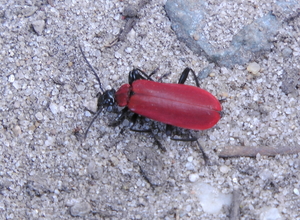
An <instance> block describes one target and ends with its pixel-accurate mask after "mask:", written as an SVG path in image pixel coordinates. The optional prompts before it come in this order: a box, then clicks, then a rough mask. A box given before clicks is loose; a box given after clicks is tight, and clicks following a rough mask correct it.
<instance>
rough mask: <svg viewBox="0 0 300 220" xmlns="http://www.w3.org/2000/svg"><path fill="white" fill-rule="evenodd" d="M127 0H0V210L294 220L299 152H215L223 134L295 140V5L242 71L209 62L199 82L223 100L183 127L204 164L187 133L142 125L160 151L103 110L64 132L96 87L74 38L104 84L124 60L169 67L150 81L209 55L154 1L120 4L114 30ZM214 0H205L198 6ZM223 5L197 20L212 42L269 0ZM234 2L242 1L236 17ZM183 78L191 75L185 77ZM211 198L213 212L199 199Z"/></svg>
mask: <svg viewBox="0 0 300 220" xmlns="http://www.w3.org/2000/svg"><path fill="white" fill-rule="evenodd" d="M241 2H243V1H241ZM130 3H131V4H132V5H134V3H135V2H134V1H119V0H109V1H105V0H99V1H73V0H65V1H58V0H57V1H53V0H51V1H50V0H48V1H45V0H44V1H11V0H8V1H5V2H4V1H2V3H1V4H0V10H1V12H0V21H1V25H0V28H1V32H0V36H1V38H0V47H1V51H0V60H1V66H0V69H1V77H0V83H1V87H0V88H1V94H2V98H1V105H0V115H1V125H0V130H1V133H0V143H1V146H0V147H1V148H0V150H1V152H0V153H1V154H0V161H1V163H0V218H1V219H72V218H76V219H229V218H230V217H231V219H236V218H238V217H237V216H239V215H240V216H241V217H242V218H241V219H267V217H270V218H269V219H297V218H300V215H299V210H300V194H299V190H300V182H299V178H300V174H299V173H300V172H299V167H300V159H299V153H298V154H290V155H282V154H278V155H276V156H275V157H267V156H263V155H261V154H260V153H259V152H258V153H257V151H255V152H256V153H255V156H254V157H235V158H231V159H230V158H229V159H224V158H219V157H218V154H219V152H221V151H222V150H223V149H226V148H227V147H234V146H238V147H245V148H255V150H257V149H259V147H265V148H274V149H282V148H288V149H289V148H293V149H295V148H297V147H298V149H299V144H300V128H299V127H300V119H299V116H300V114H299V112H300V105H299V77H300V62H299V61H300V59H299V56H300V47H299V41H300V38H299V33H300V31H299V23H300V20H299V16H298V14H294V15H295V16H294V17H291V18H290V19H289V20H286V21H284V22H283V24H282V28H281V30H280V31H279V33H278V35H276V36H275V38H274V39H273V47H272V50H271V51H269V52H268V53H265V54H262V55H261V56H258V57H257V58H256V60H253V61H252V62H254V61H255V62H256V63H258V64H259V65H260V70H259V72H258V73H257V74H256V75H253V74H252V73H250V72H249V71H247V65H245V66H239V65H235V67H234V68H232V69H228V68H225V67H221V66H216V65H215V66H213V68H212V71H211V73H209V76H208V77H206V78H205V79H202V80H201V82H200V84H201V87H202V88H203V89H206V90H207V91H209V92H211V93H212V94H213V95H215V96H216V97H218V99H225V101H224V102H223V103H222V107H223V117H222V119H221V120H220V121H219V123H218V124H217V125H216V126H215V127H214V128H212V129H209V130H205V131H199V132H192V133H193V135H195V136H197V137H198V138H199V139H198V140H199V143H200V144H201V145H202V146H203V148H204V150H205V152H206V153H207V155H208V157H209V165H207V166H205V165H204V161H203V157H202V155H201V154H200V153H199V151H198V148H197V145H196V144H195V143H189V142H177V141H172V140H171V139H170V137H167V136H166V134H165V133H164V128H165V127H164V125H162V124H160V123H155V127H156V129H155V133H156V136H157V138H158V140H159V141H160V142H161V144H162V145H163V146H164V147H165V148H166V152H163V151H162V150H161V149H159V147H158V146H157V145H156V144H155V143H154V139H153V137H151V136H150V135H149V134H147V133H137V132H132V131H130V130H129V129H128V124H129V122H128V121H125V122H124V123H122V124H121V125H120V126H117V127H110V126H108V125H109V123H110V121H111V120H112V119H114V117H115V116H116V114H114V113H110V112H106V111H104V112H103V113H101V114H100V116H99V117H98V119H97V120H96V121H95V122H94V124H93V125H92V127H91V129H90V131H89V133H88V137H87V139H86V140H85V141H81V140H78V138H77V137H76V135H75V134H83V132H84V131H85V129H86V127H87V126H88V124H89V122H90V120H91V119H92V114H91V113H90V112H89V111H87V110H86V109H89V110H92V111H96V108H97V106H96V104H97V103H96V101H97V100H96V95H97V93H98V92H99V91H100V90H99V85H98V83H97V80H96V78H95V77H94V75H93V74H92V73H91V71H90V69H89V67H88V65H87V64H86V62H85V61H84V59H83V57H82V55H81V53H80V50H79V45H81V46H82V48H83V50H84V53H85V55H86V57H87V59H88V60H89V62H90V63H91V65H92V66H93V67H94V68H95V69H96V71H97V73H98V75H99V77H100V80H101V83H102V85H103V87H104V89H110V88H115V89H117V88H119V87H120V86H121V85H122V84H124V83H126V82H127V80H128V73H129V71H130V70H132V69H133V68H134V67H137V68H140V69H142V70H144V71H145V72H147V73H151V72H152V71H153V70H155V69H157V68H158V72H157V74H156V75H155V76H156V77H157V79H158V78H159V77H161V76H162V75H164V74H168V73H171V74H170V75H168V76H167V77H164V78H163V81H164V82H169V83H171V82H173V83H175V82H177V80H178V77H179V76H180V73H181V72H182V71H183V70H184V68H185V67H187V66H188V67H191V68H193V69H194V70H195V72H196V73H199V72H200V71H201V70H203V69H204V68H206V67H207V66H208V65H209V64H210V63H209V61H208V60H207V59H206V58H205V57H201V56H197V55H196V54H194V53H193V52H191V51H190V50H189V49H188V48H187V47H186V46H185V45H184V44H183V43H182V42H180V41H178V40H177V38H176V35H175V34H174V32H173V31H172V29H171V24H170V21H169V19H168V17H167V16H166V13H165V11H164V7H163V6H164V4H165V1H158V0H153V1H151V2H149V3H148V4H146V5H142V7H141V8H139V7H137V8H138V10H137V15H136V16H135V13H136V11H134V10H135V9H133V10H132V11H130V10H127V13H128V14H130V15H133V16H131V17H127V18H126V19H134V22H133V23H130V24H127V25H128V26H129V29H130V30H129V31H128V33H126V36H125V37H124V36H123V35H124V34H123V35H122V39H121V40H120V39H119V40H117V41H115V40H116V39H118V37H119V36H120V33H122V32H121V30H122V28H124V27H125V25H126V22H127V21H128V20H126V19H125V20H124V19H123V16H122V12H123V11H124V9H125V8H126V7H128V5H129V4H130ZM217 4H219V3H217V1H210V5H211V6H215V5H217ZM230 4H236V6H233V7H228V9H226V10H225V11H229V10H231V9H232V10H233V12H232V13H229V14H228V15H227V16H225V15H222V16H221V17H218V16H217V15H218V13H215V12H214V11H209V13H211V15H212V16H211V19H210V20H209V21H208V26H207V27H209V28H207V29H205V31H206V33H207V36H208V38H209V30H211V33H217V34H215V35H211V36H215V37H216V39H214V37H212V38H209V41H210V42H211V43H212V44H214V42H215V44H217V45H218V47H222V42H224V44H223V45H224V46H223V47H226V45H227V44H228V42H230V39H232V37H233V35H234V34H235V33H237V32H238V31H239V30H240V29H241V28H242V27H243V25H246V24H248V23H249V22H251V21H253V20H254V19H256V18H258V17H261V16H263V15H264V14H265V13H267V12H268V10H269V8H270V7H271V6H272V4H271V3H270V1H268V0H265V1H260V2H258V3H253V4H252V6H251V10H250V9H249V7H250V6H249V4H248V5H245V6H243V4H242V3H240V4H239V1H237V2H234V3H232V1H230V2H228V3H226V2H225V5H224V7H225V6H226V5H227V6H230ZM236 7H239V8H240V11H243V12H248V13H243V14H242V15H241V14H240V13H238V12H236V11H235V10H236ZM238 11H239V10H238ZM213 16H216V19H213ZM239 16H241V21H242V25H232V26H230V25H222V24H227V23H228V22H229V23H230V22H231V20H232V18H234V21H235V23H237V19H236V18H237V17H239ZM245 21H246V22H245ZM218 22H219V23H218ZM222 26H226V28H227V31H226V32H222V30H223V29H222ZM126 31H127V30H126ZM223 35H224V38H223V37H221V36H223ZM222 39H223V41H222ZM112 42H113V44H112ZM187 84H191V85H193V80H192V78H191V79H189V80H188V82H187ZM146 123H151V122H149V121H147V122H146ZM183 132H185V131H183ZM278 152H281V153H282V151H281V150H279V151H278ZM204 188H205V189H206V188H207V189H209V190H210V192H211V194H209V195H208V197H207V198H201V195H199V194H201V193H199V192H201V189H204ZM203 193H205V192H203ZM203 193H202V194H203ZM221 195H224V197H221ZM232 195H233V196H232ZM237 195H238V196H237ZM225 196H227V197H225ZM211 198H213V199H211ZM224 201H225V202H224ZM226 201H227V202H226ZM236 201H238V204H240V205H237V202H236ZM219 202H221V206H220V207H221V208H220V209H219V210H216V211H212V210H209V209H207V208H206V207H207V206H211V207H212V206H216V204H217V203H219ZM222 202H223V203H222ZM222 204H224V205H223V208H222ZM230 207H233V208H232V209H230Z"/></svg>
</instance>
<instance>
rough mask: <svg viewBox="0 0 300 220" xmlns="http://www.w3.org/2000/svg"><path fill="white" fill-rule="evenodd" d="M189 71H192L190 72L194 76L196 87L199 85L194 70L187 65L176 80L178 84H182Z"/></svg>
mask: <svg viewBox="0 0 300 220" xmlns="http://www.w3.org/2000/svg"><path fill="white" fill-rule="evenodd" d="M190 71H191V72H192V74H193V76H194V80H195V82H196V85H197V87H200V84H199V81H198V78H197V76H196V74H195V72H194V70H192V69H191V68H189V67H186V68H185V69H184V70H183V72H182V73H181V76H180V78H179V80H178V84H184V83H185V81H186V79H187V77H188V75H189V73H190Z"/></svg>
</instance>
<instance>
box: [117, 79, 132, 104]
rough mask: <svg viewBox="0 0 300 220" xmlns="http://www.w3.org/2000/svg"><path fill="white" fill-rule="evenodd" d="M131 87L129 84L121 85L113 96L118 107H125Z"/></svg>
mask: <svg viewBox="0 0 300 220" xmlns="http://www.w3.org/2000/svg"><path fill="white" fill-rule="evenodd" d="M130 92H131V86H130V85H129V84H124V85H122V86H121V87H120V88H119V90H118V91H117V92H116V94H115V100H116V102H117V104H118V106H120V107H124V106H127V104H128V102H129V98H130Z"/></svg>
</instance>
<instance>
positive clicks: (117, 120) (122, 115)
mask: <svg viewBox="0 0 300 220" xmlns="http://www.w3.org/2000/svg"><path fill="white" fill-rule="evenodd" d="M128 114H129V109H128V107H125V108H123V109H122V111H121V112H120V113H119V114H118V116H117V117H116V118H115V119H114V121H113V122H111V123H110V124H109V126H112V127H115V126H118V125H119V124H121V123H122V122H123V121H124V120H125V118H126V116H127V115H128Z"/></svg>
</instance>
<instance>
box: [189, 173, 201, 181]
mask: <svg viewBox="0 0 300 220" xmlns="http://www.w3.org/2000/svg"><path fill="white" fill-rule="evenodd" d="M198 179H199V175H198V174H197V173H194V174H190V175H189V180H190V181H191V182H192V183H194V182H196V181H197V180H198Z"/></svg>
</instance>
